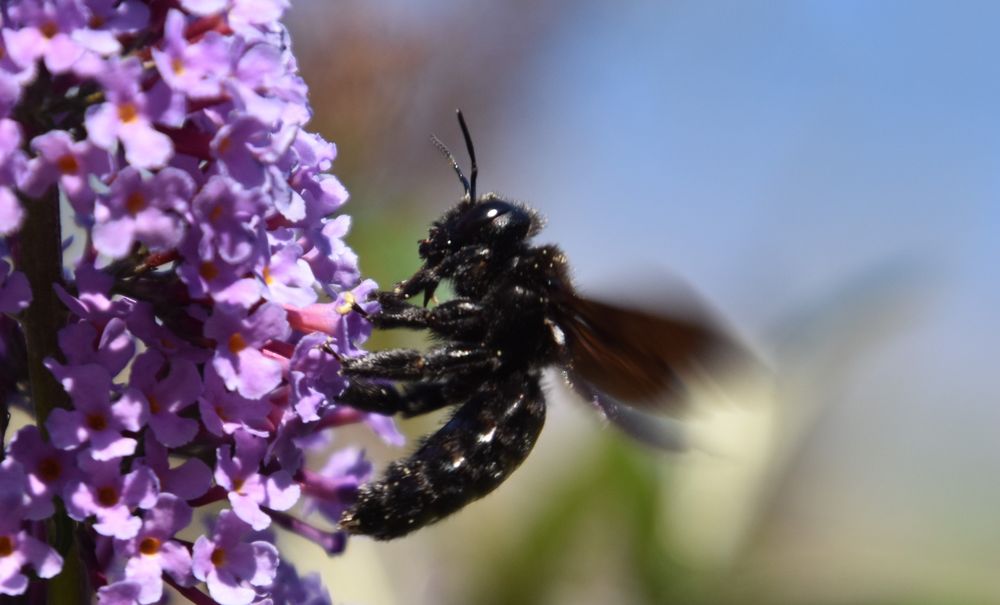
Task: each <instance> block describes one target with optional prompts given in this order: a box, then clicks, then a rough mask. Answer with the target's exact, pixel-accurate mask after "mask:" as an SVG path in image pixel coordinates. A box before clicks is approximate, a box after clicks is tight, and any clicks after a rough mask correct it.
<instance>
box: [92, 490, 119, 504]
mask: <svg viewBox="0 0 1000 605" xmlns="http://www.w3.org/2000/svg"><path fill="white" fill-rule="evenodd" d="M97 503H98V504H100V505H101V506H103V507H104V508H110V507H112V506H114V505H115V504H118V490H116V489H115V488H113V487H111V486H105V487H101V488H98V490H97Z"/></svg>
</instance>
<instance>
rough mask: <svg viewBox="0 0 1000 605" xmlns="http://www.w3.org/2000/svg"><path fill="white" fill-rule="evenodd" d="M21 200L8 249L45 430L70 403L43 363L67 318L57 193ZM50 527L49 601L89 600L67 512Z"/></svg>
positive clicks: (33, 393) (34, 396) (40, 421)
mask: <svg viewBox="0 0 1000 605" xmlns="http://www.w3.org/2000/svg"><path fill="white" fill-rule="evenodd" d="M21 203H23V204H24V206H25V208H26V209H27V217H26V218H25V221H24V225H23V226H22V227H21V231H20V233H18V237H17V245H16V246H15V247H14V250H12V251H13V252H14V259H15V262H16V263H17V265H18V269H20V270H21V271H23V272H24V274H25V275H26V276H27V277H28V283H30V284H31V295H32V300H31V305H30V306H29V307H28V308H27V309H26V310H25V311H24V314H23V315H22V316H21V326H22V328H23V330H24V339H25V344H26V345H27V349H28V382H29V384H30V387H31V402H32V404H33V405H34V407H35V419H36V420H37V422H38V428H39V429H40V430H41V431H42V432H43V434H46V430H45V421H46V419H48V417H49V414H50V413H51V412H52V410H54V409H55V408H56V407H69V398H68V397H67V395H66V392H65V391H64V390H63V388H62V385H60V384H59V381H58V380H56V378H55V376H53V375H52V373H51V372H49V370H48V368H46V367H45V358H47V357H58V356H59V339H58V331H59V328H61V327H62V326H63V324H64V323H65V317H66V310H65V308H64V307H63V305H62V303H60V302H59V298H58V297H57V296H56V291H55V288H54V287H53V286H54V285H55V284H58V283H61V282H62V231H61V228H60V224H59V192H58V190H57V189H56V188H55V187H53V188H51V189H49V191H48V192H47V193H46V194H45V195H44V196H43V197H41V198H39V199H29V198H23V199H22V200H21ZM49 531H50V532H51V533H52V534H53V536H54V538H55V540H56V541H57V542H68V544H59V546H60V547H61V548H60V549H59V550H60V552H62V554H63V568H62V571H61V572H60V573H59V575H57V576H56V577H54V578H52V579H51V580H50V581H49V583H48V602H49V603H52V604H56V603H59V604H67V605H71V604H74V603H80V604H83V603H88V602H90V597H89V595H88V594H87V592H88V591H87V590H86V579H85V575H84V572H83V565H82V563H81V561H80V553H79V545H78V544H77V542H76V540H75V539H73V538H72V536H73V533H74V532H73V521H72V520H71V519H70V518H69V517H67V516H66V515H65V513H63V514H58V515H56V516H54V517H53V518H52V520H51V521H50V529H49ZM67 536H69V539H68V540H67V539H66V537H67Z"/></svg>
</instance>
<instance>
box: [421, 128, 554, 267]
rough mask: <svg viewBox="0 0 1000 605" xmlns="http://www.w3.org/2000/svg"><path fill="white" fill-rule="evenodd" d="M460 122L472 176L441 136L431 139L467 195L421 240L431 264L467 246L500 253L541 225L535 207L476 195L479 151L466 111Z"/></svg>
mask: <svg viewBox="0 0 1000 605" xmlns="http://www.w3.org/2000/svg"><path fill="white" fill-rule="evenodd" d="M457 114H458V123H459V125H460V126H461V128H462V136H463V137H464V138H465V147H466V149H467V150H468V152H469V159H470V160H471V164H472V166H471V171H470V173H469V175H470V178H465V174H464V173H463V172H462V168H461V167H460V166H459V165H458V162H457V161H456V160H455V156H453V155H452V154H451V152H450V151H448V148H447V147H446V146H445V145H444V143H442V142H441V141H440V140H439V139H438V138H437V137H431V141H433V142H434V144H435V145H436V146H437V147H438V149H440V150H441V153H443V154H444V156H445V157H446V158H447V159H448V161H449V162H450V163H451V167H452V169H453V170H454V171H455V174H456V175H458V180H459V181H461V183H462V187H463V188H464V189H465V195H464V196H463V197H462V199H461V201H459V203H458V204H456V205H455V207H453V208H452V209H451V210H449V211H448V212H447V213H446V214H445V215H444V216H443V217H441V219H440V220H438V221H436V222H435V223H434V224H433V225H431V229H430V233H429V234H428V237H427V239H425V240H422V241H421V242H420V256H421V258H423V259H424V260H425V261H427V263H428V264H429V265H431V266H434V265H437V264H439V263H440V262H441V261H442V260H443V259H444V258H445V257H446V256H448V255H450V254H453V253H455V252H458V251H459V250H461V249H462V248H465V247H466V246H476V247H480V248H481V247H484V246H486V247H489V249H490V251H491V252H493V253H495V255H497V256H501V257H502V256H505V255H504V252H505V251H506V250H510V249H512V248H513V247H515V246H516V245H517V244H519V243H520V242H522V241H523V240H525V239H526V238H528V237H529V236H531V235H534V233H535V232H537V231H538V230H539V229H540V228H541V222H542V221H541V219H540V218H539V217H538V214H537V213H536V212H534V211H533V210H531V209H529V208H527V207H525V206H523V205H521V204H517V203H514V202H509V201H507V200H504V199H502V198H500V197H499V196H498V195H496V194H495V193H487V194H485V195H483V196H481V197H478V198H477V197H476V177H477V176H478V174H479V168H478V166H477V164H476V150H475V148H474V147H473V146H472V137H471V136H470V135H469V128H468V126H467V125H466V123H465V117H464V116H463V115H462V111H461V110H458V111H457Z"/></svg>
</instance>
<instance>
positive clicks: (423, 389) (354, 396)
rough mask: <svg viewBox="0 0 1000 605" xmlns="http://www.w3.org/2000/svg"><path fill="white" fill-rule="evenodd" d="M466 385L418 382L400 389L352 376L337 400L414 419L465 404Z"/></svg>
mask: <svg viewBox="0 0 1000 605" xmlns="http://www.w3.org/2000/svg"><path fill="white" fill-rule="evenodd" d="M477 384H478V383H477ZM462 386H463V385H462V384H458V385H456V384H451V383H447V382H418V383H414V384H410V385H407V386H406V387H404V388H403V390H402V392H400V391H398V390H397V389H396V388H394V387H391V386H388V385H384V384H378V383H374V382H369V381H367V380H364V379H352V380H351V383H350V384H349V385H348V386H347V388H346V389H345V390H344V392H343V393H341V394H340V396H339V397H337V402H338V403H343V404H345V405H349V406H351V407H352V408H355V409H358V410H362V411H365V412H375V413H376V414H385V415H386V416H393V415H395V414H401V415H402V416H403V417H405V418H410V417H413V416H420V415H421V414H426V413H428V412H433V411H435V410H439V409H441V408H444V407H448V406H449V405H454V404H456V403H461V402H462V401H464V400H465V399H467V398H468V396H469V393H468V392H466V391H467V390H469V389H463V388H462Z"/></svg>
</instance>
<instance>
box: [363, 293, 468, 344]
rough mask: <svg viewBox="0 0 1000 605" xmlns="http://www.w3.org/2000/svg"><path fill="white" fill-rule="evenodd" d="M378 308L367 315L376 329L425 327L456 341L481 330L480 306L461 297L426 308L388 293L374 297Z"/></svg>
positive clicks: (414, 328)
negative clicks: (378, 305)
mask: <svg viewBox="0 0 1000 605" xmlns="http://www.w3.org/2000/svg"><path fill="white" fill-rule="evenodd" d="M377 300H378V302H379V304H380V305H381V307H382V310H381V311H380V312H379V313H377V314H375V315H372V316H370V317H369V321H371V323H372V325H373V326H374V327H375V328H377V329H380V330H387V329H392V328H407V329H411V330H422V329H425V328H429V329H430V330H432V331H434V332H435V333H437V334H438V335H440V336H444V337H447V338H451V339H456V340H475V339H476V338H477V337H478V335H480V334H481V333H482V332H483V330H484V329H485V321H484V319H483V309H482V307H481V306H480V305H479V304H477V303H474V302H472V301H471V300H469V299H465V298H456V299H452V300H449V301H446V302H443V303H441V304H440V305H438V306H436V307H433V308H431V309H428V308H426V307H418V306H416V305H412V304H410V303H408V302H406V301H404V300H402V299H400V298H398V297H396V296H394V295H393V294H392V293H391V292H382V293H380V294H379V296H378V298H377Z"/></svg>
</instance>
